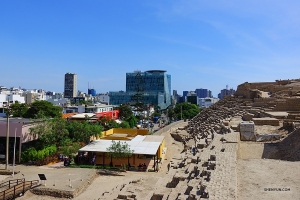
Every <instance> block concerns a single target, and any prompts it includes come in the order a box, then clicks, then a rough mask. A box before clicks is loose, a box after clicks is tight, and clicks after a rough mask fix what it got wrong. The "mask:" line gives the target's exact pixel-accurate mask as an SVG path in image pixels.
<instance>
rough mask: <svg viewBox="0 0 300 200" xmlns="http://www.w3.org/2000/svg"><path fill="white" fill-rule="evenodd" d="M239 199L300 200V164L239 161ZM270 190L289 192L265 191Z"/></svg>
mask: <svg viewBox="0 0 300 200" xmlns="http://www.w3.org/2000/svg"><path fill="white" fill-rule="evenodd" d="M237 173H238V199H243V200H244V199H245V200H246V199H273V200H277V199H278V200H281V199H299V197H300V162H288V161H279V160H271V159H247V160H238V170H237ZM269 188H277V190H278V189H279V188H280V189H285V190H286V189H287V190H289V191H265V190H266V189H269Z"/></svg>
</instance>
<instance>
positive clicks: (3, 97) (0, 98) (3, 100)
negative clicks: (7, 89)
mask: <svg viewBox="0 0 300 200" xmlns="http://www.w3.org/2000/svg"><path fill="white" fill-rule="evenodd" d="M8 101H9V104H13V103H16V102H18V103H25V100H24V97H22V96H20V95H19V94H2V92H1V94H0V117H5V116H6V114H5V112H4V107H5V106H7V105H8Z"/></svg>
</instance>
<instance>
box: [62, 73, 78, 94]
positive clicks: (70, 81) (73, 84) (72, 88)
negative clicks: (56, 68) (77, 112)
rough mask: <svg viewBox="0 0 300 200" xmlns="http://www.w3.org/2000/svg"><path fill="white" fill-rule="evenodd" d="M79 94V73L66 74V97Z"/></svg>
mask: <svg viewBox="0 0 300 200" xmlns="http://www.w3.org/2000/svg"><path fill="white" fill-rule="evenodd" d="M76 96H77V74H72V73H66V74H65V88H64V97H65V98H74V97H76Z"/></svg>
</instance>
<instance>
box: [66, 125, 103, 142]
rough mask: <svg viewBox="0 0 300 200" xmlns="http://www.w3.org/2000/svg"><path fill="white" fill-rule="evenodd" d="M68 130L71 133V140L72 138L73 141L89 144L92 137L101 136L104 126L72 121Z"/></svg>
mask: <svg viewBox="0 0 300 200" xmlns="http://www.w3.org/2000/svg"><path fill="white" fill-rule="evenodd" d="M67 129H68V132H69V138H71V139H72V141H74V142H84V143H88V142H89V141H90V137H91V136H95V137H100V136H101V134H102V131H103V126H101V125H100V124H98V123H90V122H88V121H83V122H77V121H70V122H68V123H67Z"/></svg>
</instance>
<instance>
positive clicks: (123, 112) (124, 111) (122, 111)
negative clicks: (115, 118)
mask: <svg viewBox="0 0 300 200" xmlns="http://www.w3.org/2000/svg"><path fill="white" fill-rule="evenodd" d="M118 110H119V118H120V119H121V120H126V119H128V118H129V117H130V116H131V115H132V110H131V108H130V106H129V105H127V104H122V105H120V106H119V107H118Z"/></svg>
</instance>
